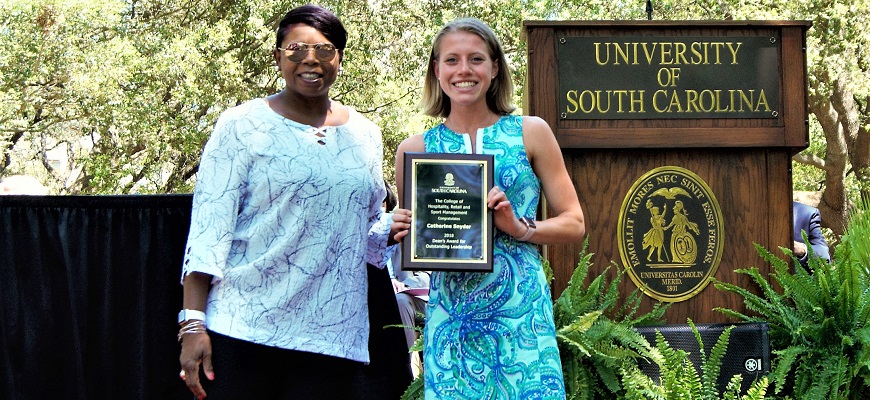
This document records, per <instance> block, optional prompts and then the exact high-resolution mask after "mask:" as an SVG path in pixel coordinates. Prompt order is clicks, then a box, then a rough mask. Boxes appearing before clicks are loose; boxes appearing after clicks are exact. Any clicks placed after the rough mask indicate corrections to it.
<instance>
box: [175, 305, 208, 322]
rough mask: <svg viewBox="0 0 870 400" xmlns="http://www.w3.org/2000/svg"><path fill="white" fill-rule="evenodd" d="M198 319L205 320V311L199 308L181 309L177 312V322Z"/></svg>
mask: <svg viewBox="0 0 870 400" xmlns="http://www.w3.org/2000/svg"><path fill="white" fill-rule="evenodd" d="M191 319H198V320H200V321H205V313H204V312H202V311H199V310H191V309H187V308H185V309H183V310H181V311H179V312H178V323H179V324H183V323H184V322H186V321H188V320H191Z"/></svg>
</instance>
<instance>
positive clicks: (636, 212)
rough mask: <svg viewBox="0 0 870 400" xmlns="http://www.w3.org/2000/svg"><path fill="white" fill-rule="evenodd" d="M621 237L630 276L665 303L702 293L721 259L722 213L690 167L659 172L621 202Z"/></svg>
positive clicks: (640, 181)
mask: <svg viewBox="0 0 870 400" xmlns="http://www.w3.org/2000/svg"><path fill="white" fill-rule="evenodd" d="M617 232H618V233H617V235H618V241H619V253H620V256H621V257H622V263H623V265H624V266H625V269H626V271H627V272H628V276H629V277H631V280H632V281H634V283H635V285H637V287H638V288H640V290H642V291H643V292H644V293H646V294H647V295H648V296H650V297H652V298H655V299H658V300H661V301H668V302H676V301H683V300H687V299H689V298H691V297H693V296H695V295H696V294H698V293H699V292H701V290H703V289H704V287H706V286H707V283H709V282H710V278H712V277H713V275H714V274H715V273H716V268H718V267H719V261H720V260H721V259H722V240H723V238H724V228H723V227H722V209H721V208H719V203H718V202H717V201H716V197H715V196H714V195H713V193H712V192H711V191H710V187H708V186H707V184H706V183H705V182H704V181H703V180H702V179H701V178H699V177H698V176H697V175H695V174H694V173H692V172H691V171H689V170H687V169H685V168H680V167H675V166H665V167H659V168H656V169H653V170H651V171H649V172H647V173H646V174H644V175H643V176H642V177H640V179H638V180H637V181H636V182H635V183H634V185H633V186H632V187H631V189H630V190H629V192H628V194H627V195H626V196H625V200H623V202H622V207H621V208H620V210H619V228H618V231H617Z"/></svg>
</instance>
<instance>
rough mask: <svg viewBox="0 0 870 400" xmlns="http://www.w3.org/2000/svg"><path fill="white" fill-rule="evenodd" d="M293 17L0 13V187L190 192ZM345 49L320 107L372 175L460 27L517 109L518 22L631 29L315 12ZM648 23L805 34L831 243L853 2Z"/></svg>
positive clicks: (135, 5)
mask: <svg viewBox="0 0 870 400" xmlns="http://www.w3.org/2000/svg"><path fill="white" fill-rule="evenodd" d="M299 4H301V3H300V2H297V1H286V0H284V1H278V2H270V1H264V0H238V1H235V0H234V1H230V0H220V1H216V2H207V1H203V0H63V1H61V0H2V1H0V45H2V46H3V48H4V52H2V53H0V72H2V73H0V148H2V157H0V177H2V176H8V175H13V174H28V175H34V176H37V177H38V178H39V179H40V180H41V181H43V183H45V184H46V185H47V186H50V187H51V188H52V189H53V192H54V193H59V194H121V193H177V192H188V191H190V190H191V188H192V185H193V183H194V180H195V174H196V170H197V166H198V160H199V155H200V151H201V148H202V146H203V144H204V142H205V140H206V139H207V138H208V135H209V133H210V131H211V127H212V125H213V124H214V122H215V120H216V118H217V116H218V115H219V114H220V113H221V112H222V111H223V110H225V109H227V108H228V107H231V106H234V105H236V104H239V103H241V102H243V101H245V100H248V99H250V98H253V97H258V96H264V95H267V94H270V93H274V92H276V91H278V90H280V89H281V85H282V83H283V82H281V81H280V80H279V79H278V78H279V76H278V74H277V73H276V71H275V69H274V65H273V64H274V63H273V61H272V55H271V54H272V53H271V51H272V48H273V47H274V40H275V39H274V29H275V27H276V24H277V22H278V21H279V20H280V18H281V17H282V16H283V14H284V13H285V12H286V11H287V10H289V9H290V8H292V7H294V6H297V5H299ZM319 4H321V5H323V6H325V7H327V8H329V9H331V10H333V11H334V12H335V13H336V14H337V15H338V16H339V17H340V18H341V19H342V20H343V22H344V23H345V25H346V27H347V28H348V31H349V34H350V40H349V47H348V49H347V52H346V58H345V61H344V63H343V65H342V74H341V76H340V78H339V80H338V81H337V83H336V85H335V87H334V88H333V92H332V94H333V96H334V97H335V98H336V99H337V100H339V101H341V102H343V103H345V104H349V105H352V106H354V107H356V108H357V109H358V110H360V111H361V112H363V113H365V114H366V115H367V116H369V117H370V118H371V119H372V120H374V121H375V122H376V123H378V124H379V125H380V126H381V127H382V129H383V130H384V140H385V152H384V171H385V175H386V176H387V177H388V179H391V178H392V176H393V159H394V152H395V148H396V146H397V145H398V144H399V142H400V141H401V140H402V139H404V138H405V137H407V136H408V135H411V134H413V133H417V132H419V131H421V130H422V129H423V128H425V127H426V126H428V125H431V124H432V123H433V121H432V120H431V119H429V118H426V117H423V116H422V115H421V114H420V113H419V111H418V108H417V102H418V99H419V96H420V89H421V85H422V78H423V75H424V73H425V68H426V65H425V64H426V60H427V56H428V51H429V47H430V44H431V40H432V37H433V36H434V34H435V33H436V32H437V31H438V29H439V28H440V27H441V26H443V24H444V23H446V22H448V21H450V20H452V19H453V18H456V17H461V16H473V17H477V18H480V19H482V20H484V21H485V22H487V23H488V24H490V25H491V26H492V27H493V29H494V30H495V31H496V33H497V34H498V36H499V37H500V38H501V39H502V41H503V44H504V46H505V49H506V51H507V54H508V57H509V60H510V62H511V66H510V67H511V69H512V71H513V74H514V78H515V82H516V83H517V92H516V101H517V104H521V101H520V100H521V97H520V95H521V93H522V91H523V86H524V84H525V82H524V76H525V68H526V66H525V63H526V56H525V50H526V49H525V43H524V42H523V40H522V36H521V31H522V21H524V20H541V19H549V20H621V19H626V20H643V19H646V18H647V13H646V8H645V5H646V2H643V1H623V0H584V1H579V0H522V1H508V0H479V1H475V2H468V1H458V0H425V1H422V0H369V1H356V0H352V1H341V0H324V1H322V2H320V3H319ZM652 4H653V7H654V8H653V13H652V17H653V19H658V20H683V19H700V20H703V19H716V20H742V19H748V20H765V19H788V20H809V21H812V22H813V26H812V28H811V29H810V30H809V32H808V37H807V45H808V60H809V62H808V71H809V90H810V96H809V110H810V112H811V113H812V115H813V116H814V117H815V118H813V119H812V121H813V123H812V125H811V127H812V131H813V138H819V139H822V138H824V142H823V143H816V142H814V143H812V145H811V146H810V148H809V149H808V150H807V151H805V152H803V153H801V154H799V155H798V156H796V157H795V162H796V163H802V164H804V165H807V167H801V168H798V169H796V170H797V171H800V173H801V174H805V175H806V176H804V175H802V176H800V177H796V178H795V182H796V185H800V188H801V189H808V188H809V189H811V190H818V189H823V190H824V196H823V200H822V204H821V205H820V208H821V209H822V212H823V214H824V215H825V222H826V225H827V226H830V227H831V228H832V229H833V230H834V232H835V233H841V232H842V229H841V228H840V227H841V226H842V225H843V224H842V221H843V220H844V218H845V216H846V215H847V213H848V210H849V204H850V199H851V198H852V197H854V196H857V195H856V194H857V193H860V191H861V190H864V193H867V191H868V182H870V144H868V143H870V139H868V137H870V135H868V132H867V130H868V126H870V121H868V115H870V88H868V87H870V83H868V82H870V78H868V68H870V66H868V63H870V61H868V55H867V51H868V50H867V49H868V45H870V35H867V34H866V31H865V28H866V26H868V24H870V6H868V1H867V0H857V1H852V2H845V1H843V0H838V1H831V0H807V1H802V2H792V1H786V0H772V1H767V2H757V1H754V2H750V1H745V0H716V1H713V0H695V1H689V2H686V1H676V0H665V1H654V2H652Z"/></svg>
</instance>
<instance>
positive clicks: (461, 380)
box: [423, 115, 565, 400]
mask: <svg viewBox="0 0 870 400" xmlns="http://www.w3.org/2000/svg"><path fill="white" fill-rule="evenodd" d="M423 138H424V143H425V149H426V152H429V153H470V152H471V149H472V148H471V143H470V141H469V135H466V134H457V133H455V132H453V131H451V130H450V129H448V128H447V127H446V126H445V125H444V124H441V125H438V126H436V127H434V128H432V129H430V130H429V131H426V132H425V133H424V134H423ZM475 148H476V149H478V152H480V153H483V154H492V155H493V156H495V163H494V171H495V176H494V181H495V184H496V185H498V186H499V187H500V188H501V189H502V190H504V192H505V193H506V194H507V197H508V199H510V201H511V205H512V206H513V209H514V212H515V213H516V214H517V216H518V217H522V216H527V217H530V218H534V217H535V211H536V210H537V207H538V202H539V200H540V192H541V190H540V187H541V185H540V180H539V179H538V177H537V176H536V175H535V174H534V172H533V171H532V167H531V165H530V164H529V161H528V158H527V157H526V152H525V147H524V145H523V132H522V117H521V116H512V115H506V116H502V117H501V118H500V119H499V120H498V122H496V123H495V125H492V126H490V127H487V128H483V129H480V130H479V131H478V132H477V144H476V145H475ZM426 312H427V316H426V326H425V328H424V332H423V335H424V343H425V351H424V354H423V356H424V361H423V371H424V379H425V398H426V399H427V400H430V399H450V400H459V399H474V400H480V399H522V400H526V399H564V398H565V385H564V382H563V377H562V364H561V361H560V359H559V349H558V347H557V344H556V332H555V326H554V323H553V304H552V300H551V297H550V288H549V286H548V285H547V282H546V278H545V276H544V272H543V269H542V267H541V259H540V255H539V253H538V250H537V247H536V246H535V245H534V244H532V243H524V242H519V241H517V240H516V239H514V238H513V237H511V236H510V235H508V234H505V233H503V232H501V231H500V230H498V229H495V240H494V245H493V272H492V273H480V272H468V273H463V272H442V271H436V272H433V273H432V278H431V282H430V291H429V304H428V305H427V309H426Z"/></svg>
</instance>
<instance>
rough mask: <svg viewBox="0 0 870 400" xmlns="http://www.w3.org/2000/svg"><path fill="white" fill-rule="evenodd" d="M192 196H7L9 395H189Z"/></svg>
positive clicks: (2, 228)
mask: <svg viewBox="0 0 870 400" xmlns="http://www.w3.org/2000/svg"><path fill="white" fill-rule="evenodd" d="M190 204H191V197H190V196H189V195H177V196H176V195H164V196H71V197H70V196H48V197H37V196H0V301H2V304H0V349H2V351H0V365H2V366H0V397H2V398H3V399H10V400H13V399H14V400H18V399H25V400H30V399H34V400H35V399H82V400H85V399H87V400H94V399H119V398H123V399H186V400H190V398H191V394H190V392H189V391H188V390H187V387H185V386H184V385H183V383H182V381H181V380H180V379H179V378H178V371H179V369H180V368H179V364H178V350H179V345H178V343H177V342H176V333H177V332H178V325H177V323H176V315H177V313H178V309H179V307H180V305H181V303H182V300H181V295H182V288H181V285H180V284H179V279H180V271H181V270H180V268H181V259H182V254H183V251H184V246H185V242H186V239H187V231H188V229H189V224H190Z"/></svg>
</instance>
